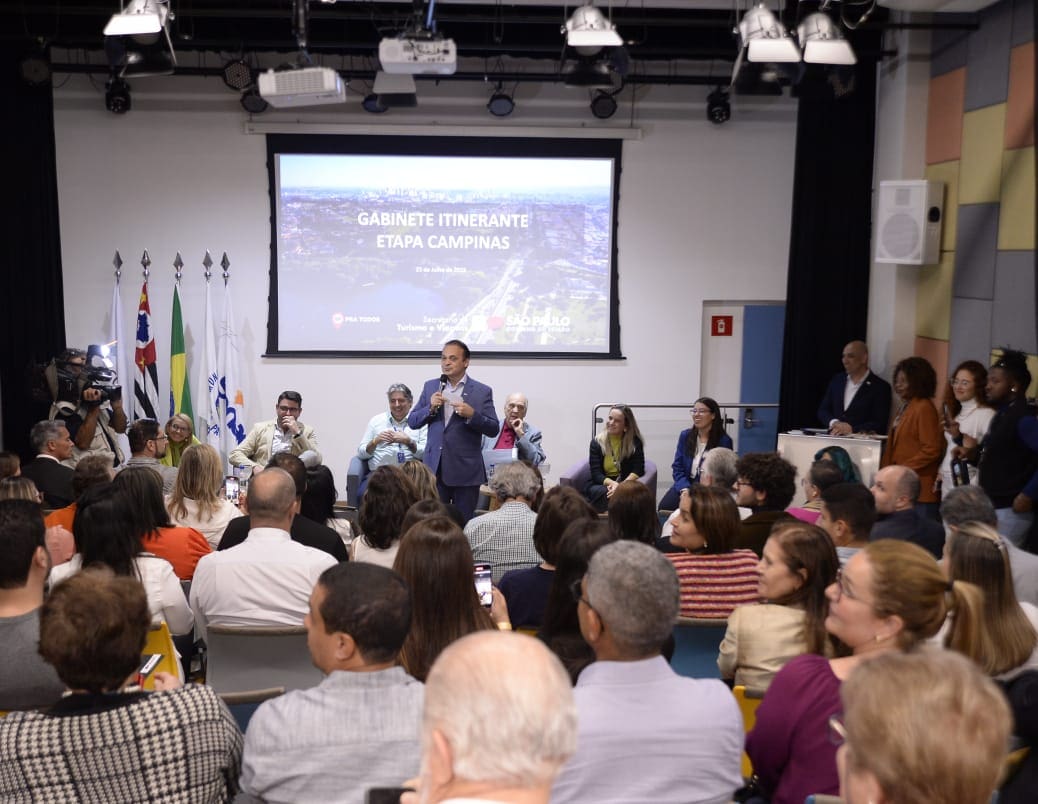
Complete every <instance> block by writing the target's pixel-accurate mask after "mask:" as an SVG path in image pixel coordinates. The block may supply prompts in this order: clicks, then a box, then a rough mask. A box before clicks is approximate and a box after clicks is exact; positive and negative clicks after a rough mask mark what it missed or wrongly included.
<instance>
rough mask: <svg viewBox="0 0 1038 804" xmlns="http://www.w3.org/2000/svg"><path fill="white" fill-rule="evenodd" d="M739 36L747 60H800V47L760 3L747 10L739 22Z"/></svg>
mask: <svg viewBox="0 0 1038 804" xmlns="http://www.w3.org/2000/svg"><path fill="white" fill-rule="evenodd" d="M739 36H740V38H741V40H742V46H743V47H745V48H746V50H747V53H746V58H747V59H748V60H749V61H763V62H786V61H800V48H798V47H797V43H796V42H794V41H793V39H792V37H790V35H789V34H788V33H786V28H785V26H784V25H783V24H782V23H781V22H779V21H778V19H777V18H776V17H775V15H774V14H773V13H772V12H771V10H770V9H769V8H768V7H767V6H765V5H764V3H761V4H760V5H757V6H754V7H753V8H751V9H750V10H749V11H747V12H746V13H745V14H744V15H743V18H742V21H741V22H740V23H739Z"/></svg>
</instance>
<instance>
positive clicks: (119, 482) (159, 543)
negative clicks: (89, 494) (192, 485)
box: [112, 465, 213, 581]
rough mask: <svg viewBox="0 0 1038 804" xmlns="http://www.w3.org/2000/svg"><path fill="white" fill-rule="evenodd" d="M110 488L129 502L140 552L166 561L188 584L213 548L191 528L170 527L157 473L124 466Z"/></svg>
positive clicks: (138, 467)
mask: <svg viewBox="0 0 1038 804" xmlns="http://www.w3.org/2000/svg"><path fill="white" fill-rule="evenodd" d="M112 485H113V487H114V488H116V489H117V490H118V491H119V492H121V493H122V494H123V495H125V496H126V498H127V499H128V500H130V501H131V506H130V516H131V518H132V520H133V530H134V533H136V534H137V538H138V539H140V540H141V546H142V547H143V548H144V550H145V551H146V552H148V553H151V554H152V555H156V556H158V557H159V558H164V559H166V561H168V562H169V563H170V564H171V565H172V566H173V572H175V573H176V575H177V577H178V578H180V580H182V581H190V580H191V579H192V578H193V577H194V575H195V566H196V565H197V564H198V559H200V558H201V557H202V556H204V555H208V554H209V553H211V552H213V548H211V547H210V546H209V542H207V541H206V540H205V536H203V535H202V534H201V533H199V532H198V531H197V530H195V529H194V528H185V527H180V526H173V525H170V523H169V512H168V511H167V510H166V506H165V504H164V503H163V502H162V479H161V478H160V477H159V476H158V474H156V472H155V471H154V470H153V469H151V468H150V467H146V466H136V467H135V466H130V465H127V466H126V467H124V468H123V469H122V471H120V472H119V474H117V475H116V477H115V480H114V481H112Z"/></svg>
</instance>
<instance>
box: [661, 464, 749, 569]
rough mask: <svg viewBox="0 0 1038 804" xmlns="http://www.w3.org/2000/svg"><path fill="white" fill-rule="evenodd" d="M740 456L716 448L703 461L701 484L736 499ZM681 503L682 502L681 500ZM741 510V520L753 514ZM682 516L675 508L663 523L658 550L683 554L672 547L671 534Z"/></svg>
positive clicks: (745, 509)
mask: <svg viewBox="0 0 1038 804" xmlns="http://www.w3.org/2000/svg"><path fill="white" fill-rule="evenodd" d="M738 459H739V456H738V455H736V454H735V453H734V452H733V451H732V450H730V449H728V448H726V447H714V448H713V449H712V450H710V451H709V452H708V453H707V454H706V458H705V459H704V460H703V471H702V472H701V473H700V476H699V482H700V484H701V485H703V486H713V487H715V488H719V489H723V490H724V491H727V492H728V493H729V494H730V495H731V497H732V499H733V500H734V499H735V496H736V494H735V481H736V480H738V479H739V473H738V472H737V471H736V469H735V465H736V462H737V461H738ZM679 502H680V500H679ZM738 508H739V519H746V517H748V516H749V515H750V514H751V513H753V512H752V511H751V510H750V509H749V508H743V507H742V506H738ZM679 516H681V511H680V509H678V508H675V509H674V511H673V512H672V513H671V514H670V516H668V517H667V521H666V522H664V523H663V528H662V530H661V533H660V539H659V541H657V542H656V547H657V549H659V550H661V551H662V552H664V553H671V552H681V550H680V549H678V548H675V547H671V544H670V534H671V532H672V531H673V530H674V523H675V522H676V521H677V518H678V517H679Z"/></svg>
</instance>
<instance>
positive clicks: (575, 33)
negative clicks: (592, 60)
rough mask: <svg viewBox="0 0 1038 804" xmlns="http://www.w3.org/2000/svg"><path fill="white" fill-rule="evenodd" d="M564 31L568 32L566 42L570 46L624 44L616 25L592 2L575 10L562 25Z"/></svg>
mask: <svg viewBox="0 0 1038 804" xmlns="http://www.w3.org/2000/svg"><path fill="white" fill-rule="evenodd" d="M562 33H564V34H566V44H567V45H569V46H570V47H576V48H584V47H587V48H603V47H619V46H620V45H622V44H623V39H621V38H620V34H618V33H617V32H616V26H615V25H613V23H611V22H610V21H609V20H607V19H606V18H605V15H604V14H602V12H601V11H599V10H598V9H597V8H595V7H594V6H593V5H591V3H588V4H587V5H584V6H581V7H580V8H578V9H577V10H576V11H574V12H573V14H572V15H571V16H570V18H569V19H568V20H566V24H565V25H563V26H562Z"/></svg>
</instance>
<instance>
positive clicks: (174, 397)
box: [169, 285, 195, 422]
mask: <svg viewBox="0 0 1038 804" xmlns="http://www.w3.org/2000/svg"><path fill="white" fill-rule="evenodd" d="M169 342H170V350H169V415H170V416H172V415H173V414H174V413H183V414H185V415H186V416H187V417H188V418H190V419H191V421H192V422H193V421H194V420H195V412H194V410H193V409H192V407H191V385H190V384H189V383H188V381H187V355H186V354H185V353H184V319H183V318H182V317H181V315H180V291H179V289H178V288H177V287H176V286H175V285H174V286H173V333H172V334H171V335H170V338H169Z"/></svg>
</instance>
